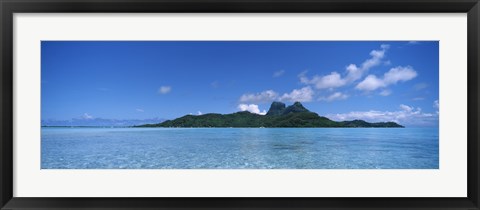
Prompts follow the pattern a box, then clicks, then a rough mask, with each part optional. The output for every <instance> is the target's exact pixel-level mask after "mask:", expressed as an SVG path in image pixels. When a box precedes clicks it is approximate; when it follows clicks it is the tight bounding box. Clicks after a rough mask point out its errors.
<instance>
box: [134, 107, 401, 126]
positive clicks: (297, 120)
mask: <svg viewBox="0 0 480 210" xmlns="http://www.w3.org/2000/svg"><path fill="white" fill-rule="evenodd" d="M137 127H267V128H272V127H304V128H306V127H364V128H366V127H403V126H401V125H399V124H397V123H394V122H377V123H369V122H365V121H363V120H353V121H342V122H336V121H332V120H330V119H328V118H326V117H322V116H319V115H318V114H317V113H314V112H310V111H309V110H308V109H306V108H305V107H303V105H302V104H301V103H299V102H295V103H294V104H293V105H291V106H288V107H285V104H284V103H281V102H273V103H272V105H271V106H270V109H269V110H268V112H267V114H266V115H258V114H253V113H250V112H248V111H243V112H236V113H232V114H204V115H197V116H194V115H185V116H183V117H180V118H177V119H174V120H167V121H165V122H162V123H158V124H145V125H140V126H137Z"/></svg>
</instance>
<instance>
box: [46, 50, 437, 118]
mask: <svg viewBox="0 0 480 210" xmlns="http://www.w3.org/2000/svg"><path fill="white" fill-rule="evenodd" d="M438 45H439V44H438V42H436V41H431V42H426V41H422V42H408V41H403V42H397V41H395V42H389V41H378V42H377V41H279V42H277V41H141V42H140V41H133V42H130V41H92V42H91V41H43V42H42V49H41V50H42V58H41V59H42V77H41V82H42V83H41V84H42V87H41V91H42V120H46V119H55V120H68V119H72V118H83V119H95V118H104V119H150V118H157V117H158V118H163V119H173V118H177V117H180V116H183V115H186V114H195V115H196V114H204V113H232V112H236V111H242V110H248V111H251V112H254V113H258V114H264V113H265V111H267V110H268V108H269V106H270V103H271V102H272V101H283V102H285V103H286V104H287V105H289V104H291V103H293V102H294V101H300V102H302V103H303V104H304V106H305V107H307V108H308V109H310V110H311V111H314V112H317V113H318V114H320V115H322V116H327V117H329V118H331V119H333V120H352V119H364V120H367V121H396V122H399V123H401V124H404V125H412V126H437V124H438V104H439V103H438V98H439V93H438V89H439V88H438V69H439V66H438V64H439V58H438Z"/></svg>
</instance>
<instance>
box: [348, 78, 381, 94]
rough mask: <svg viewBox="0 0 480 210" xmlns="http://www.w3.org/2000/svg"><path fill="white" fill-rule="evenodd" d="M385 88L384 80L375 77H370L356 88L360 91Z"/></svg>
mask: <svg viewBox="0 0 480 210" xmlns="http://www.w3.org/2000/svg"><path fill="white" fill-rule="evenodd" d="M380 87H385V83H384V82H383V80H381V79H379V78H377V77H376V76H375V75H368V76H367V77H366V78H365V79H364V80H363V81H362V82H360V83H358V84H357V86H356V87H355V88H356V89H359V90H365V91H372V90H376V89H377V88H380Z"/></svg>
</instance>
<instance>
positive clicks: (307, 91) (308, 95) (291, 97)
mask: <svg viewBox="0 0 480 210" xmlns="http://www.w3.org/2000/svg"><path fill="white" fill-rule="evenodd" d="M313 94H314V92H313V90H312V88H311V87H308V86H307V87H304V88H302V89H294V90H292V92H290V93H285V94H283V95H282V96H281V97H280V98H279V99H280V100H281V101H291V102H296V101H298V102H309V101H312V98H313Z"/></svg>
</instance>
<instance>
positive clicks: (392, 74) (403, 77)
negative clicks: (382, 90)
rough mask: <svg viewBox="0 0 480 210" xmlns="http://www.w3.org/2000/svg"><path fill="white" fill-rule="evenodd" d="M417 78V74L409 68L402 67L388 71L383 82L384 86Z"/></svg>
mask: <svg viewBox="0 0 480 210" xmlns="http://www.w3.org/2000/svg"><path fill="white" fill-rule="evenodd" d="M415 77H417V72H416V71H415V70H414V69H413V68H412V67H411V66H407V67H402V66H397V67H395V68H392V69H390V71H388V72H387V73H385V74H384V78H383V80H384V82H385V83H386V84H388V85H389V84H396V83H397V82H399V81H400V82H405V81H408V80H411V79H413V78H415Z"/></svg>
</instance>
